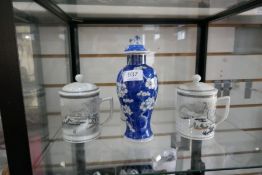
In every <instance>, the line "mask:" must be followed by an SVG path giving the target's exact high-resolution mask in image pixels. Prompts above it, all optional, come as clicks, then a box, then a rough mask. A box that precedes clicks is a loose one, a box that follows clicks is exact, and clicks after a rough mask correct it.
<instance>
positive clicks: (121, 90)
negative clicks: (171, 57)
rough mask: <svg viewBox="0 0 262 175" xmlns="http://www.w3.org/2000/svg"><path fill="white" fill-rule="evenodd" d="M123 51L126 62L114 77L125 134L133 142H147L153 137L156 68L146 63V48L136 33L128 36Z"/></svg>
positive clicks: (156, 89) (156, 82) (156, 84)
mask: <svg viewBox="0 0 262 175" xmlns="http://www.w3.org/2000/svg"><path fill="white" fill-rule="evenodd" d="M125 53H126V55H127V65H126V66H125V67H124V68H123V69H121V70H120V72H119V74H118V76H117V95H118V97H119V101H120V105H121V106H120V107H121V111H122V119H123V120H124V121H125V122H126V131H125V133H124V136H125V137H126V138H127V139H130V140H132V141H139V142H141V141H142V142H145V141H150V140H152V138H153V132H152V130H151V126H150V121H151V115H152V112H153V108H154V105H155V101H156V98H157V92H158V81H157V75H156V71H155V70H154V69H153V68H152V67H150V66H148V65H147V64H146V55H147V54H148V53H149V51H147V50H146V49H145V47H144V45H143V44H141V39H140V37H139V36H135V38H134V39H130V45H129V46H128V48H127V49H126V50H125Z"/></svg>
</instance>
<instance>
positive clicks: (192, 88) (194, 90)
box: [178, 74, 217, 95]
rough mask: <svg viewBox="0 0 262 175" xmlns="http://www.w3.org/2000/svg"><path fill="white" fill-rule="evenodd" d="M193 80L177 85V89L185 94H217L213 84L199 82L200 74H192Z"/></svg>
mask: <svg viewBox="0 0 262 175" xmlns="http://www.w3.org/2000/svg"><path fill="white" fill-rule="evenodd" d="M192 79H193V82H191V83H186V84H182V85H180V86H179V87H178V90H179V91H180V92H181V91H182V93H183V92H185V93H187V94H190V93H191V94H199V93H205V94H206V95H214V94H217V89H216V88H214V87H213V86H211V85H209V84H207V83H203V82H200V80H201V77H200V75H197V74H196V75H194V76H193V78H192Z"/></svg>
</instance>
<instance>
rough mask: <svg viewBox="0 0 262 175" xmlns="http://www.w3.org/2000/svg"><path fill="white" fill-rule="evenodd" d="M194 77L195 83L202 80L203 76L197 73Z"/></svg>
mask: <svg viewBox="0 0 262 175" xmlns="http://www.w3.org/2000/svg"><path fill="white" fill-rule="evenodd" d="M192 79H193V82H194V83H198V82H199V81H200V80H201V76H200V75H198V74H196V75H193V78H192Z"/></svg>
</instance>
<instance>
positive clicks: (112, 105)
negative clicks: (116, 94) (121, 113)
mask: <svg viewBox="0 0 262 175" xmlns="http://www.w3.org/2000/svg"><path fill="white" fill-rule="evenodd" d="M105 101H109V105H110V113H109V116H108V117H107V119H106V120H105V121H103V122H102V123H100V125H104V124H105V123H106V122H108V121H109V120H110V119H111V118H112V116H113V109H114V103H113V97H106V98H102V99H101V103H103V102H105Z"/></svg>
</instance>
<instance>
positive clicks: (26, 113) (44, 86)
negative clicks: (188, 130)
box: [0, 0, 262, 175]
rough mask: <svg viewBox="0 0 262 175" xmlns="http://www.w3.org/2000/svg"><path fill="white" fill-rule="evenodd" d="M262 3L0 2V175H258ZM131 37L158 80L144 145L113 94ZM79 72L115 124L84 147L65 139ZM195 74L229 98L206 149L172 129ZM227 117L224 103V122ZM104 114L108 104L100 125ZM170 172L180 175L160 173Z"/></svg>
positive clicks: (205, 143) (220, 106) (260, 169)
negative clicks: (71, 87) (67, 108)
mask: <svg viewBox="0 0 262 175" xmlns="http://www.w3.org/2000/svg"><path fill="white" fill-rule="evenodd" d="M261 6H262V1H260V0H197V1H193V0H186V1H183V0H154V1H147V0H139V1H138V0H134V1H132V0H128V1H121V0H108V1H106V0H89V1H80V0H79V1H76V0H34V1H33V0H13V1H10V0H2V1H0V13H1V14H0V19H1V20H0V24H1V25H0V33H1V36H0V55H1V56H0V60H1V64H0V77H1V82H2V83H1V91H0V92H1V98H0V101H1V108H0V110H1V119H2V123H1V124H2V125H1V129H0V135H1V139H0V140H1V143H0V144H1V145H0V168H1V169H2V174H4V173H8V171H10V174H12V175H16V174H27V175H31V174H35V175H44V174H50V175H60V174H70V175H72V174H77V175H83V174H92V175H100V174H101V175H106V174H110V175H111V174H112V175H113V174H114V175H116V174H117V175H118V174H119V175H125V174H183V175H184V174H249V173H251V174H261V172H262V152H261V147H262V138H261V131H262V119H261V114H262V78H261V77H262V61H261V55H262V54H261V53H262V42H261V39H260V36H261V34H262V28H261V25H262V22H261V19H262V16H261V15H262V7H261ZM134 36H140V38H141V42H142V43H143V45H144V46H145V47H146V49H148V50H150V51H152V52H151V53H150V54H149V55H147V64H148V65H149V66H151V67H153V68H154V69H155V71H156V72H157V75H158V95H157V101H156V104H155V106H154V111H153V114H152V120H151V125H152V130H153V133H154V138H153V139H152V140H151V141H149V142H132V141H128V140H127V139H126V138H124V137H123V135H124V132H125V129H126V123H125V122H124V121H123V115H122V113H123V111H122V110H121V107H120V104H119V100H118V97H117V87H116V79H117V74H118V72H119V70H120V69H121V68H122V67H124V66H125V65H126V62H127V61H126V55H125V54H124V50H125V49H126V47H127V46H128V45H129V40H130V38H133V37H134ZM77 74H82V77H81V81H83V82H89V83H92V84H95V85H96V86H95V87H99V89H100V94H99V96H100V97H102V98H103V97H113V100H114V102H113V106H114V108H113V112H114V113H113V115H112V118H111V120H109V121H108V122H107V123H105V124H104V125H103V127H102V128H101V133H100V135H99V137H97V138H96V139H93V140H90V141H88V142H85V143H69V142H66V141H64V139H63V130H62V123H63V121H62V120H63V119H62V117H61V108H60V97H59V91H61V89H62V87H64V86H65V85H66V84H69V83H70V82H74V81H75V76H76V75H77ZM194 74H199V75H200V76H201V77H202V79H201V81H202V82H205V83H208V84H209V85H211V86H213V87H215V88H216V89H217V96H218V97H223V96H230V98H231V105H230V112H229V116H228V118H227V119H226V120H225V121H224V122H223V123H221V124H220V125H218V126H217V128H216V131H215V136H214V138H211V139H208V140H203V141H202V140H194V139H188V138H185V137H183V136H182V135H180V134H179V133H178V132H176V131H177V130H176V122H177V121H176V115H177V112H176V111H177V110H178V109H176V107H175V106H176V88H178V87H179V86H180V85H181V84H184V83H189V82H191V81H192V76H193V75H194ZM79 81H80V80H79ZM60 94H61V93H60ZM224 108H225V106H224V105H223V104H222V103H221V104H220V103H219V104H218V106H217V114H218V115H219V114H220V113H221V114H222V113H223V111H224ZM109 111H110V110H109V107H108V106H107V105H104V104H101V106H100V120H101V121H104V120H105V119H106V117H107V115H108V112H109ZM127 127H129V126H127ZM3 136H4V137H3ZM172 151H173V152H172ZM170 152H172V153H174V154H172V155H169V156H167V154H168V153H170ZM165 163H167V164H168V165H169V166H170V167H172V168H173V169H172V170H170V169H169V170H167V168H166V169H165V168H162V169H161V168H160V169H157V168H156V167H157V166H159V165H164V164H165ZM8 169H9V170H8Z"/></svg>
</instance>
